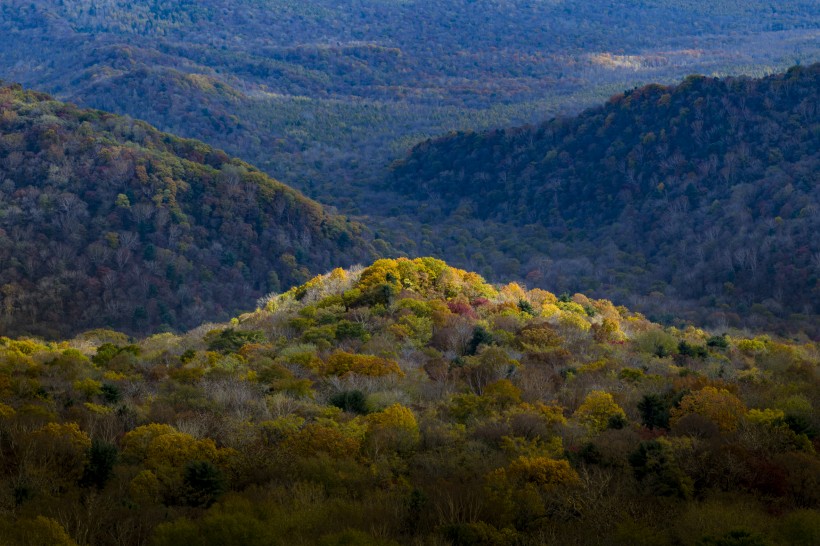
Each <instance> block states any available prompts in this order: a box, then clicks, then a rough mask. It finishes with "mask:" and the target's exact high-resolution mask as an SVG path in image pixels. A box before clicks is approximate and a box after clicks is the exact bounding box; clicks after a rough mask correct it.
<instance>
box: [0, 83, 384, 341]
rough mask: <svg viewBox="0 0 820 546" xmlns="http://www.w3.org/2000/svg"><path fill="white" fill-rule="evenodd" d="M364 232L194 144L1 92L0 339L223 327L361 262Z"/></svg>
mask: <svg viewBox="0 0 820 546" xmlns="http://www.w3.org/2000/svg"><path fill="white" fill-rule="evenodd" d="M363 235H364V232H363V228H362V227H361V226H360V225H358V224H355V223H351V222H350V221H348V220H347V219H345V218H344V217H341V216H337V215H333V214H329V213H327V212H326V211H324V210H323V209H322V207H321V206H320V205H319V204H318V203H316V202H314V201H311V200H309V199H307V198H306V197H304V196H302V195H301V194H299V193H298V192H297V191H295V190H293V189H291V188H289V187H287V186H285V185H283V184H280V183H279V182H276V181H274V180H273V179H271V178H270V177H268V176H267V175H265V174H263V173H262V172H260V171H258V170H256V169H254V168H253V167H251V166H249V165H247V164H245V163H243V162H242V161H240V160H237V159H232V158H230V157H229V156H228V155H227V154H225V153H224V152H222V151H219V150H216V149H213V148H211V147H209V146H207V145H205V144H203V143H201V142H198V141H193V140H183V139H180V138H177V137H174V136H171V135H168V134H165V133H160V132H159V131H157V130H156V129H154V128H152V127H151V126H149V125H148V124H146V123H143V122H138V121H134V120H132V119H130V118H124V117H119V116H115V115H112V114H106V113H103V112H99V111H94V110H82V109H78V108H76V107H74V106H71V105H68V104H65V103H62V102H58V101H54V100H51V99H50V98H49V97H48V96H46V95H43V94H39V93H35V92H30V91H25V90H23V89H22V88H20V87H19V86H15V85H12V86H4V87H0V331H2V332H4V333H6V334H8V335H11V334H14V333H21V332H25V333H29V334H39V335H45V336H55V335H60V334H63V335H64V334H68V333H76V332H77V331H80V330H82V329H87V328H89V327H91V326H100V325H108V326H111V327H116V328H122V329H124V330H126V331H129V332H143V333H145V332H151V331H153V332H155V331H157V329H158V328H161V327H164V328H175V329H179V328H191V327H193V326H196V325H198V324H200V323H201V322H202V321H203V320H204V319H205V318H206V317H209V318H214V319H215V318H218V317H222V318H225V317H227V316H229V314H230V313H232V312H235V311H236V310H238V309H242V308H247V307H248V306H251V305H252V304H253V302H254V301H256V299H257V298H259V297H260V296H262V295H265V294H267V293H269V292H271V291H275V290H279V289H281V288H285V287H287V286H290V285H293V284H295V283H299V282H304V281H305V280H307V279H308V278H309V277H310V276H311V274H312V273H316V272H319V271H323V270H324V271H326V270H327V269H329V268H330V267H331V266H333V265H335V264H339V263H343V264H348V265H350V264H353V263H356V262H359V261H361V260H363V259H369V258H370V257H371V255H372V254H371V250H370V244H369V243H368V242H366V241H365V240H364V239H363Z"/></svg>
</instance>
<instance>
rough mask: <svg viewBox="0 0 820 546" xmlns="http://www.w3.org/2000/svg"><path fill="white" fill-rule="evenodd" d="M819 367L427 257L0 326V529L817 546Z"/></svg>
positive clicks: (806, 359)
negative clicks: (11, 331) (191, 302)
mask: <svg viewBox="0 0 820 546" xmlns="http://www.w3.org/2000/svg"><path fill="white" fill-rule="evenodd" d="M422 319H424V320H422ZM818 365H820V350H818V346H817V344H815V343H794V342H789V341H784V340H781V339H779V338H776V337H770V336H757V337H748V336H746V335H744V334H743V333H741V332H736V331H730V332H726V333H724V332H707V331H704V330H701V329H697V328H694V327H689V328H687V329H683V330H681V329H676V328H665V327H662V326H660V325H658V324H655V323H652V322H649V321H648V320H646V319H645V318H644V317H643V316H642V315H640V314H637V313H633V312H630V311H628V310H627V309H625V308H623V307H615V306H613V305H612V304H611V303H610V302H608V301H606V300H596V299H591V298H588V297H586V296H583V295H581V294H574V295H571V296H570V295H564V296H556V295H554V294H551V293H549V292H546V291H544V290H538V289H536V290H530V291H528V290H525V289H523V288H522V287H521V286H519V285H517V284H510V285H506V286H491V285H489V284H487V283H486V282H485V281H484V280H483V279H482V278H481V277H479V276H478V275H475V274H473V273H468V272H466V271H462V270H458V269H454V268H451V267H449V266H448V265H446V264H445V263H444V262H441V261H438V260H434V259H431V258H424V259H416V260H409V259H396V260H379V261H378V262H376V263H374V264H372V265H370V266H369V267H366V268H355V269H349V270H342V269H336V270H333V271H332V272H331V273H328V274H326V275H322V276H319V277H316V278H313V279H311V280H310V281H309V282H307V283H305V284H304V285H302V286H299V287H297V288H294V289H292V290H289V291H287V292H285V293H282V294H272V295H270V296H268V297H267V298H264V299H262V300H260V302H259V307H258V309H257V310H255V311H253V312H250V313H246V314H243V315H240V316H238V317H236V318H235V319H233V320H232V321H230V322H229V323H222V324H218V323H212V324H205V325H203V326H201V327H199V328H197V329H195V330H192V331H190V332H188V333H186V334H180V335H176V334H170V333H166V334H158V335H153V336H151V337H148V338H144V339H129V338H128V337H127V336H125V335H124V334H120V333H117V332H113V331H110V330H92V331H89V332H86V333H84V334H82V335H79V336H77V337H75V338H73V339H69V340H66V341H60V342H44V341H42V340H38V339H34V338H19V339H11V338H8V337H2V338H0V536H2V537H3V540H4V541H5V543H8V544H11V545H14V546H16V545H30V544H45V543H48V544H61V545H85V544H89V545H90V544H94V545H106V544H112V545H113V544H118V545H156V546H159V545H166V544H167V545H171V544H206V545H207V544H213V545H218V544H219V545H221V544H239V543H241V544H259V545H269V544H327V545H341V544H364V545H367V544H373V545H383V546H386V545H396V544H431V545H432V544H439V545H445V544H450V545H467V544H470V545H473V544H487V545H498V544H502V545H503V544H508V545H510V546H512V545H529V544H532V545H535V544H556V545H558V544H562V545H563V544H577V545H582V544H590V545H592V544H601V543H608V544H624V545H627V544H629V545H632V544H669V545H672V544H686V545H693V546H694V545H706V544H755V545H781V544H782V545H786V544H789V545H794V544H797V545H801V544H805V545H810V544H816V543H817V541H818V539H820V495H818V491H820V489H818V487H817V485H818V484H817V478H818V476H820V459H819V458H818V455H817V449H818V448H820V435H818V433H819V432H820V430H819V429H820V421H819V420H818V413H817V407H818V404H820V388H818V387H820V385H818V379H817V377H818V376H817V369H818Z"/></svg>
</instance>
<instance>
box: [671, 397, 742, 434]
mask: <svg viewBox="0 0 820 546" xmlns="http://www.w3.org/2000/svg"><path fill="white" fill-rule="evenodd" d="M689 414H697V415H700V416H701V417H705V418H706V419H708V420H710V421H712V422H713V423H715V424H716V425H717V426H718V428H720V430H722V431H730V430H735V429H736V428H737V425H738V423H739V422H740V419H741V418H742V417H743V416H744V415H745V414H746V406H745V405H744V404H743V402H741V401H740V399H739V398H738V397H737V396H735V395H734V394H732V393H731V392H729V391H727V390H726V389H718V388H715V387H704V388H702V389H701V390H699V391H696V392H693V393H691V394H687V395H686V396H684V397H683V399H681V401H680V405H679V406H678V407H677V408H675V409H673V410H672V411H671V413H670V417H671V419H670V423H671V424H672V425H675V423H677V422H678V421H680V419H681V418H682V417H684V416H686V415H689Z"/></svg>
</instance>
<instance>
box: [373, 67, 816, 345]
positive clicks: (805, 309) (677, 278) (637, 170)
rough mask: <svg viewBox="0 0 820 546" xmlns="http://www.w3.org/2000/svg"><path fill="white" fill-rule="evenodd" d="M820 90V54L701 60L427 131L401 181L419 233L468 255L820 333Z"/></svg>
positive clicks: (703, 311)
mask: <svg viewBox="0 0 820 546" xmlns="http://www.w3.org/2000/svg"><path fill="white" fill-rule="evenodd" d="M818 105H820V64H815V65H812V66H808V67H794V68H792V69H790V70H789V71H788V72H786V73H784V74H778V75H774V76H769V77H766V78H762V79H751V78H725V79H717V78H707V77H702V76H692V77H689V78H687V79H686V80H684V81H683V82H682V83H680V84H678V85H675V86H671V87H665V86H661V85H650V86H647V87H642V88H638V89H634V90H631V91H627V92H625V93H623V94H619V95H615V96H614V97H612V98H611V99H610V100H609V101H608V102H607V103H606V104H605V105H603V106H600V107H597V108H593V109H590V110H587V111H585V112H584V113H582V114H580V115H579V116H577V117H568V118H556V119H553V120H551V121H549V122H546V123H543V124H541V125H538V126H526V127H520V128H515V129H506V130H495V131H490V132H484V133H456V134H452V135H449V136H447V137H444V138H441V139H437V140H432V141H427V142H424V143H422V144H420V145H418V146H417V147H416V148H414V149H413V151H412V153H410V155H409V156H408V157H407V158H406V159H404V160H401V161H399V162H397V163H396V164H395V165H394V168H393V172H392V176H391V178H390V179H389V185H390V187H391V188H392V189H393V190H395V191H397V192H399V193H400V194H402V195H404V196H406V197H407V196H409V197H411V198H412V199H414V201H413V202H410V203H405V204H403V205H402V206H403V207H406V209H404V210H414V209H416V208H418V209H419V210H421V211H422V221H423V222H424V223H426V224H427V225H428V226H429V227H431V228H433V229H432V230H426V233H424V230H423V233H422V235H421V240H420V241H418V239H417V241H418V242H419V244H421V246H422V247H429V246H432V247H436V246H438V247H444V248H441V249H440V250H439V252H440V253H442V255H447V256H453V255H456V256H458V255H459V254H460V258H452V259H455V260H456V263H459V264H461V263H465V262H467V265H469V266H472V267H477V268H482V269H481V270H482V271H484V269H483V268H484V267H485V266H487V265H490V266H491V267H492V268H493V269H495V270H496V271H498V270H499V269H502V270H503V269H508V270H509V271H507V273H508V274H513V275H514V274H518V275H520V276H522V277H525V278H526V279H527V281H528V282H529V283H530V284H531V285H535V286H544V287H549V288H550V289H552V290H556V291H564V290H567V291H575V290H587V291H588V290H594V291H595V293H596V294H607V295H608V297H612V298H616V299H619V300H621V301H630V302H632V304H634V305H636V306H637V307H638V308H639V309H642V310H648V311H651V312H652V313H653V314H654V315H655V316H664V315H666V316H667V317H669V316H672V315H684V310H685V309H686V307H687V306H688V307H690V310H691V313H690V314H689V315H688V316H689V317H690V318H692V317H696V318H697V319H698V320H701V321H702V320H709V321H710V322H712V323H715V322H717V323H723V324H727V323H728V324H746V325H751V326H755V327H764V326H766V325H767V324H768V325H770V326H771V325H774V324H776V323H777V321H778V320H781V319H785V320H787V321H788V320H793V321H794V324H795V325H796V328H795V329H799V328H805V329H808V330H810V331H812V332H813V335H818V334H820V332H818V331H817V324H818V321H817V316H818V314H820V282H819V281H818V279H820V238H818V237H817V233H820V108H818ZM416 221H417V219H416ZM408 223H409V221H408ZM394 225H395V224H394ZM442 226H454V229H455V231H449V230H447V229H446V228H444V227H442ZM473 227H474V228H475V229H472V231H471V228H473ZM431 231H432V232H434V233H437V234H445V235H444V236H443V237H441V238H439V239H438V240H436V239H435V238H434V237H435V235H432V234H431ZM401 233H403V234H404V233H408V231H407V230H402V231H401ZM408 237H412V235H408ZM482 237H483V238H484V240H482ZM471 238H472V239H471ZM479 249H488V251H489V252H492V251H497V250H499V249H500V250H502V253H503V257H504V259H505V261H502V262H501V263H500V264H499V263H498V262H495V263H489V264H488V262H487V261H486V260H485V256H482V252H481V251H480V250H479ZM496 254H498V252H496ZM499 265H500V267H499ZM672 310H674V312H673V311H672ZM709 315H711V316H709ZM801 315H802V316H801Z"/></svg>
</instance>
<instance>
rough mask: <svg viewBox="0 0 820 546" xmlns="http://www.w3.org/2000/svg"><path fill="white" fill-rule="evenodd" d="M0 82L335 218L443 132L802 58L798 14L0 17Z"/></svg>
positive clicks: (529, 6)
mask: <svg viewBox="0 0 820 546" xmlns="http://www.w3.org/2000/svg"><path fill="white" fill-rule="evenodd" d="M0 32H2V34H3V36H5V37H6V39H4V40H0V78H2V79H4V80H7V81H19V82H21V83H23V84H24V85H27V86H29V87H32V88H36V89H40V90H43V91H46V92H49V93H53V94H55V95H56V96H57V97H58V98H60V99H63V100H70V101H72V102H75V103H77V104H80V105H82V106H89V107H93V108H99V109H103V110H108V111H112V112H115V113H118V114H129V115H131V116H133V117H136V118H138V119H144V120H146V121H148V122H149V123H151V124H153V125H155V126H157V127H159V128H160V129H162V130H165V131H170V132H173V133H174V134H178V135H181V136H185V137H190V138H197V139H200V140H203V141H205V142H207V143H209V144H211V145H214V146H217V147H219V148H222V149H225V150H226V151H228V152H229V153H230V154H232V155H236V156H238V157H240V158H242V159H244V160H246V161H249V162H250V163H252V164H254V165H257V166H258V167H259V168H261V169H263V170H265V171H266V172H268V174H271V175H273V176H274V177H275V178H277V179H278V180H282V181H283V182H285V183H287V184H289V185H292V186H294V187H296V188H298V189H300V190H302V191H305V192H307V193H308V194H309V195H310V196H311V197H313V198H316V199H318V200H319V201H320V202H323V203H329V204H334V205H336V206H338V207H340V209H342V210H343V212H346V213H352V212H358V213H361V214H370V213H371V207H370V206H369V204H368V200H367V189H368V187H369V185H368V183H369V182H372V181H373V180H374V179H375V178H376V177H375V176H374V174H373V172H372V171H373V170H374V169H375V168H376V167H379V166H382V165H383V164H385V163H386V161H387V160H388V159H392V158H395V157H396V155H397V154H401V153H403V151H404V150H405V149H406V148H408V147H409V146H410V145H412V144H413V143H414V142H416V141H418V140H420V139H422V138H426V137H429V136H434V135H438V134H442V133H445V132H446V131H448V130H451V129H453V128H457V129H480V128H490V127H497V126H507V125H513V124H522V123H532V122H537V121H541V120H543V119H546V118H547V117H549V116H551V115H556V114H558V113H561V112H566V111H567V110H569V111H578V110H579V108H581V107H585V106H589V105H591V104H593V103H594V102H597V101H599V100H603V99H605V98H606V97H607V96H609V95H611V94H612V93H614V92H616V91H620V90H622V89H624V88H630V87H632V86H633V85H636V84H643V83H650V82H657V81H661V82H672V81H675V80H677V79H680V78H682V77H684V76H685V75H687V74H690V73H695V72H697V73H705V74H712V73H715V72H717V73H721V74H727V73H740V72H742V73H753V74H763V73H767V72H771V71H773V70H782V69H785V68H786V67H788V66H790V65H792V64H794V63H795V61H802V62H810V61H811V60H812V59H813V60H817V59H819V58H820V57H819V56H820V46H818V43H820V42H819V41H818V39H817V38H818V32H820V14H818V11H817V9H816V2H815V1H814V0H788V1H780V2H777V3H775V4H773V3H772V2H770V1H769V0H753V1H752V0H747V1H745V2H713V1H710V0H688V1H686V2H680V1H677V0H647V1H644V2H641V5H640V9H638V8H636V6H635V3H634V2H632V1H628V0H564V1H560V2H559V1H538V2H533V1H529V0H500V1H499V0H445V1H441V0H401V1H389V2H385V1H384V0H341V1H340V0H198V1H192V0H170V1H156V0H151V1H143V2H131V1H128V0H74V1H71V2H69V1H63V0H7V1H5V2H2V3H1V4H0Z"/></svg>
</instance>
